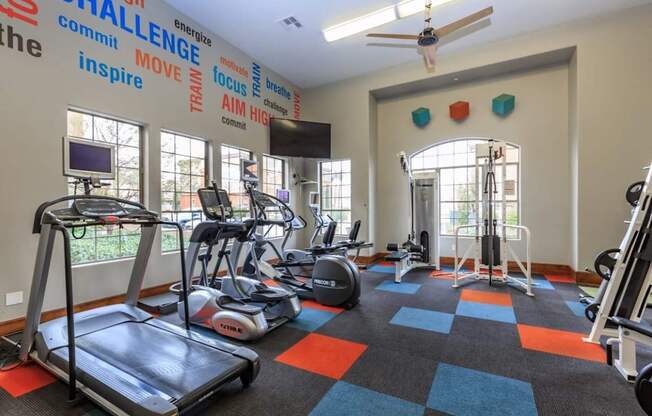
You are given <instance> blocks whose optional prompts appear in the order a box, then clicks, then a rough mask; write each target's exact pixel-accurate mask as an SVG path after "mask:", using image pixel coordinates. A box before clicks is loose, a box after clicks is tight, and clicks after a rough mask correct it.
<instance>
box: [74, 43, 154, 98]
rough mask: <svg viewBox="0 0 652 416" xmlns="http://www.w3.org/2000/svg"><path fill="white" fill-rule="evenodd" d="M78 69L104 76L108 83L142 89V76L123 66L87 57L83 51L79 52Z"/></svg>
mask: <svg viewBox="0 0 652 416" xmlns="http://www.w3.org/2000/svg"><path fill="white" fill-rule="evenodd" d="M79 69H80V70H82V71H86V72H88V73H90V74H93V75H97V76H98V77H100V78H104V79H105V80H107V81H108V82H109V84H111V85H113V84H121V85H126V86H129V87H131V86H133V87H134V88H136V89H139V90H141V89H143V78H142V77H140V76H138V75H135V74H132V73H131V72H129V71H127V70H126V69H125V68H124V67H121V68H117V67H114V66H110V65H108V64H105V63H102V62H98V61H97V60H95V59H92V58H88V57H86V55H84V52H81V51H80V52H79Z"/></svg>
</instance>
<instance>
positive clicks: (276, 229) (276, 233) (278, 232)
mask: <svg viewBox="0 0 652 416" xmlns="http://www.w3.org/2000/svg"><path fill="white" fill-rule="evenodd" d="M270 159H271V160H274V161H280V162H281V185H280V186H281V187H280V188H275V189H288V182H289V181H288V161H287V159H286V158H283V157H280V156H272V155H268V154H264V153H263V159H262V169H261V171H262V175H261V177H260V183H261V185H262V186H261V187H260V188H261V190H262V191H263V192H265V193H269V192H267V189H265V188H266V187H267V185H273V186H278V185H277V184H272V183H269V182H268V181H267V180H266V177H267V172H275V173H278V172H276V171H275V170H270V169H265V163H266V161H267V160H270ZM270 195H272V196H274V197H276V193H275V192H274V193H272V194H270ZM275 213H276V214H278V211H276V212H275ZM277 216H278V217H279V218H280V215H277ZM283 234H284V233H283V227H280V226H278V225H271V226H268V227H264V229H263V235H265V236H267V237H268V238H269V239H279V238H283Z"/></svg>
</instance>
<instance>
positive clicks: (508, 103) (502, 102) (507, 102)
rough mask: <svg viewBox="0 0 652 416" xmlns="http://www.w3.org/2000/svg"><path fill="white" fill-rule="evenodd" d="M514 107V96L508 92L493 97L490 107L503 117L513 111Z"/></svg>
mask: <svg viewBox="0 0 652 416" xmlns="http://www.w3.org/2000/svg"><path fill="white" fill-rule="evenodd" d="M514 107H516V97H514V96H513V95H510V94H502V95H499V96H498V97H496V98H494V99H493V101H492V104H491V109H492V110H493V112H494V113H496V114H498V115H499V116H502V117H505V116H507V115H509V114H510V113H511V112H512V111H514Z"/></svg>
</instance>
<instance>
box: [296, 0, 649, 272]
mask: <svg viewBox="0 0 652 416" xmlns="http://www.w3.org/2000/svg"><path fill="white" fill-rule="evenodd" d="M650 38H652V6H649V5H648V6H643V7H638V8H636V9H631V10H626V11H624V12H620V13H617V14H612V15H609V16H603V17H600V18H595V19H591V20H586V21H581V22H573V23H572V24H566V25H564V26H559V27H555V28H551V29H549V30H546V31H540V32H534V33H530V34H526V35H523V36H519V37H515V38H512V39H508V40H504V41H501V42H497V43H494V44H491V45H485V46H482V47H481V48H474V49H467V50H465V51H463V52H461V53H458V54H449V55H446V54H445V48H442V50H441V52H443V54H442V55H441V56H440V59H439V61H438V67H437V72H436V74H437V76H446V75H447V74H455V73H457V72H459V71H463V70H466V69H471V68H477V67H481V66H485V65H489V64H493V63H499V62H505V61H509V60H512V59H517V58H521V57H526V56H529V55H534V54H539V53H544V52H548V51H552V50H557V49H562V48H567V47H574V46H575V47H577V58H576V59H577V60H576V63H575V64H574V65H575V66H574V67H573V71H576V75H575V78H576V84H577V89H576V94H577V96H576V97H577V98H576V100H577V102H576V103H574V104H575V106H576V108H577V114H576V115H575V117H576V123H577V124H576V126H575V129H576V131H577V134H576V137H577V155H578V157H577V161H578V162H577V165H576V166H575V169H577V177H576V179H575V180H577V185H576V187H577V201H571V202H569V204H570V205H569V207H567V209H568V213H567V217H568V218H570V217H571V209H570V206H573V204H575V203H576V204H577V242H576V244H575V243H573V244H574V245H575V247H571V246H570V244H571V243H572V241H571V240H572V239H571V235H570V234H571V233H570V232H569V230H568V227H570V226H571V225H572V224H571V222H570V219H569V220H566V221H565V222H560V223H559V224H557V226H559V227H563V226H565V227H566V228H559V229H558V230H556V234H557V235H558V236H559V241H560V245H562V246H565V247H567V250H568V251H569V253H568V254H567V255H566V256H565V258H570V257H571V255H572V256H573V257H574V255H573V254H572V253H574V251H575V250H576V251H577V259H578V260H577V268H578V269H583V268H584V267H587V266H590V265H591V263H592V257H593V256H594V254H595V253H596V252H597V251H599V250H602V249H605V248H609V247H614V246H617V245H618V243H619V240H620V239H621V238H622V233H623V220H624V219H625V218H626V217H627V216H628V215H629V209H628V207H627V206H626V205H625V203H624V202H623V192H624V190H625V188H626V186H627V185H629V184H630V183H631V182H633V181H635V180H638V179H639V178H640V177H641V176H642V173H641V171H640V168H641V167H642V166H643V165H645V164H648V163H650V161H651V160H652V140H650V133H649V132H650V131H652V117H650V108H652V94H651V93H650V91H651V90H652V88H651V85H650V74H651V73H652V48H650V47H649V39H650ZM428 76H429V75H428V74H427V73H426V72H425V71H424V69H423V66H422V64H420V63H418V62H415V63H414V64H408V65H402V66H400V67H395V68H390V69H387V70H383V71H380V72H376V73H373V74H370V75H366V76H361V77H357V78H353V79H349V80H346V81H342V82H338V83H334V84H330V85H326V86H323V87H320V88H317V89H313V90H310V91H307V92H306V93H305V94H304V104H305V105H306V113H307V115H308V116H312V117H315V116H319V119H321V120H324V121H329V122H332V123H334V128H333V134H334V137H335V138H334V146H335V149H334V152H335V153H336V154H337V155H339V156H342V157H351V158H352V160H353V170H354V178H353V194H354V195H362V197H361V199H366V198H368V197H369V195H374V194H375V192H374V190H373V189H369V182H368V179H367V172H368V170H369V168H368V163H369V157H368V153H363V151H364V149H365V148H368V147H369V142H370V141H371V140H374V137H373V132H372V131H371V129H370V127H369V117H370V114H371V110H370V102H369V99H368V95H369V93H370V91H374V90H377V89H380V88H384V87H387V86H391V85H397V84H402V83H406V82H411V81H415V80H420V79H423V78H426V77H428ZM451 78H452V77H451ZM564 101H565V102H564V103H560V104H559V105H560V106H563V107H567V106H568V102H569V99H568V98H567V99H565V100H564ZM569 117H570V115H569ZM571 124H572V123H571ZM559 128H560V129H564V128H568V120H567V121H566V124H565V125H564V126H561V127H559ZM379 134H380V132H379ZM481 135H482V134H481ZM566 149H568V147H566ZM560 151H561V152H562V153H563V154H564V157H563V158H561V160H565V158H566V157H567V156H566V155H568V154H569V152H568V150H565V149H560ZM564 163H566V162H560V165H563V164H564ZM394 165H395V161H394V162H393V163H392V166H394ZM566 166H567V167H565V168H563V169H564V170H565V171H569V170H570V163H566ZM377 168H378V169H379V171H380V170H383V169H386V168H387V167H386V166H385V165H384V164H382V163H381V162H379V163H378V166H377ZM391 169H394V168H393V167H391ZM379 186H380V185H379ZM562 188H563V190H562V191H561V192H560V193H559V194H555V195H549V196H547V197H546V198H544V197H543V196H542V197H541V198H540V203H541V204H542V205H541V206H540V209H541V210H542V211H544V212H545V211H548V208H555V205H549V204H550V202H548V201H560V200H566V198H567V197H566V196H565V195H570V191H569V189H572V188H571V187H570V184H569V183H566V184H564V185H563V186H562ZM530 191H532V189H531V190H530ZM546 199H547V200H548V201H547V200H546ZM555 204H556V203H555ZM531 208H532V209H534V208H533V207H531ZM529 215H531V214H530V213H528V212H525V216H526V217H528V216H529ZM353 216H354V217H360V218H362V219H363V221H364V222H365V223H366V224H367V223H369V221H376V223H377V224H379V228H381V227H382V226H384V225H385V224H387V223H388V222H390V221H392V218H385V217H380V216H377V218H375V219H374V218H372V217H370V216H369V210H368V209H367V208H366V207H364V206H362V205H361V204H360V203H357V204H355V206H354V213H353ZM366 231H367V230H366V229H365V230H363V232H366ZM375 240H376V241H375V242H376V249H378V248H379V245H380V244H379V241H378V239H375ZM533 257H534V260H536V261H542V260H544V259H546V258H553V257H554V258H557V257H558V256H557V255H556V254H555V255H551V253H541V252H536V251H535V252H534V253H533ZM568 261H569V262H571V261H570V260H568Z"/></svg>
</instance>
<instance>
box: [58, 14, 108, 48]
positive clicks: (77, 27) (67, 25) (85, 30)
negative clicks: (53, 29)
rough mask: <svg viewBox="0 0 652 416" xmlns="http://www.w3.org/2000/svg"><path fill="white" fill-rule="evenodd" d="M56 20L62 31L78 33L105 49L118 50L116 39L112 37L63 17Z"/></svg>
mask: <svg viewBox="0 0 652 416" xmlns="http://www.w3.org/2000/svg"><path fill="white" fill-rule="evenodd" d="M58 20H59V26H61V27H62V28H64V29H68V30H70V31H71V32H73V33H79V35H80V36H83V37H85V38H88V39H91V40H94V41H95V42H97V43H99V44H101V45H104V46H106V47H109V48H112V49H118V38H117V37H115V36H113V35H107V34H105V33H102V32H100V31H99V30H95V29H93V28H91V27H88V26H86V25H84V24H81V23H79V22H77V21H76V20H73V19H70V18H69V17H66V16H63V15H61V16H59V19H58Z"/></svg>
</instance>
